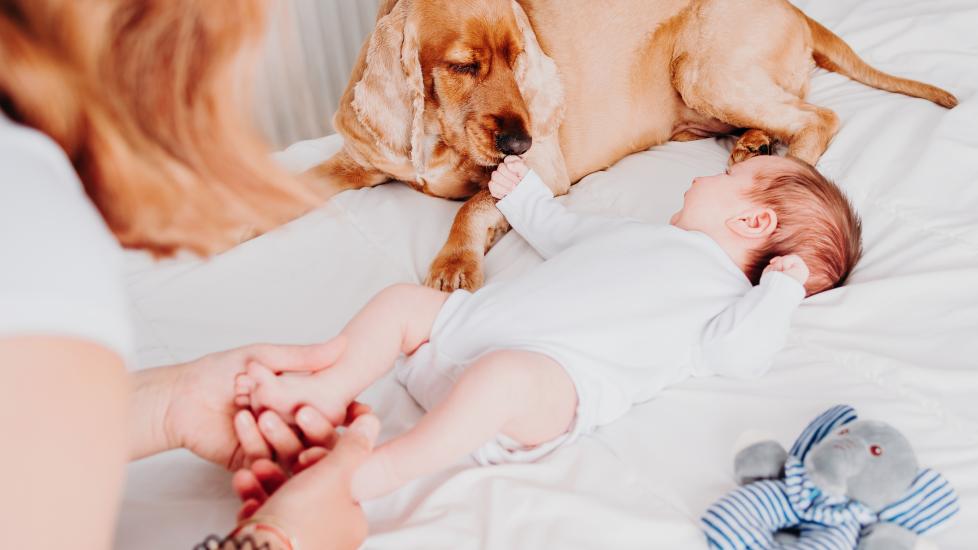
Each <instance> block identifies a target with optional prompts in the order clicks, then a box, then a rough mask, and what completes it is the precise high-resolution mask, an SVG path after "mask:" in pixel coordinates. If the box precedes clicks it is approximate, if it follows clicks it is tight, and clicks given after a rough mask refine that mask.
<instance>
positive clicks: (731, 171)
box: [669, 156, 795, 235]
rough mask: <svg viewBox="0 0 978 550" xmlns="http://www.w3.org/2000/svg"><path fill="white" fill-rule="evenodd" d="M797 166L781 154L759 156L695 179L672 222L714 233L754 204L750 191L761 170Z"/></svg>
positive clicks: (690, 228) (679, 226)
mask: <svg viewBox="0 0 978 550" xmlns="http://www.w3.org/2000/svg"><path fill="white" fill-rule="evenodd" d="M794 168H795V166H794V164H793V163H792V162H791V161H790V160H787V159H784V158H782V157H777V156H760V157H754V158H752V159H748V160H746V161H744V162H741V163H739V164H734V165H733V166H731V167H730V168H728V169H727V171H726V172H724V173H722V174H717V175H715V176H702V177H698V178H695V179H694V180H693V183H692V185H690V187H689V190H687V191H686V194H685V195H683V208H682V210H680V211H679V212H676V213H675V214H674V215H673V216H672V219H671V220H669V223H671V224H672V225H675V226H676V227H678V228H680V229H686V230H688V231H701V232H703V233H706V234H708V235H712V234H714V232H715V231H717V230H719V229H720V228H722V227H723V225H724V224H725V223H726V222H727V220H729V219H731V218H734V217H736V216H737V215H739V214H740V213H742V212H744V211H746V210H749V209H751V208H752V207H754V206H755V205H754V204H753V203H752V202H751V201H750V199H749V198H748V197H747V193H748V192H749V191H750V190H751V187H752V186H753V185H754V177H755V176H756V175H757V174H758V173H762V172H765V171H777V170H791V169H794Z"/></svg>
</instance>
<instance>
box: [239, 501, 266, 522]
mask: <svg viewBox="0 0 978 550" xmlns="http://www.w3.org/2000/svg"><path fill="white" fill-rule="evenodd" d="M262 504H264V503H262V502H258V501H257V500H254V499H250V500H246V501H244V502H243V503H242V504H241V508H239V509H238V523H240V522H242V521H244V520H246V519H250V518H251V516H253V515H255V512H257V511H258V509H259V508H261V505H262Z"/></svg>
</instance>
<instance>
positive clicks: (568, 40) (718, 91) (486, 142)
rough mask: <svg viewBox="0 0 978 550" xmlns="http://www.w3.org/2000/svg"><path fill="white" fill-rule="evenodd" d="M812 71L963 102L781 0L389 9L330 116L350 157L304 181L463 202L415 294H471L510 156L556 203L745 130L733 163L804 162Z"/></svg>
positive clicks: (828, 122)
mask: <svg viewBox="0 0 978 550" xmlns="http://www.w3.org/2000/svg"><path fill="white" fill-rule="evenodd" d="M816 65H817V66H820V67H823V68H825V69H828V70H830V71H834V72H837V73H840V74H843V75H845V76H848V77H850V78H852V79H854V80H857V81H859V82H862V83H865V84H867V85H870V86H873V87H876V88H880V89H883V90H888V91H892V92H897V93H902V94H906V95H909V96H915V97H920V98H924V99H928V100H930V101H933V102H935V103H937V104H939V105H941V106H943V107H946V108H952V107H954V106H955V105H956V104H957V99H956V98H955V97H954V96H953V95H951V94H950V93H948V92H946V91H944V90H942V89H940V88H937V87H934V86H931V85H929V84H924V83H921V82H917V81H913V80H908V79H904V78H899V77H895V76H892V75H889V74H886V73H883V72H881V71H878V70H876V69H874V68H873V67H871V66H869V65H868V64H866V63H865V62H864V61H863V60H861V59H860V58H859V57H858V56H857V55H856V53H855V52H853V50H852V49H851V48H850V47H849V46H848V45H847V44H846V43H845V42H843V41H842V39H840V38H839V37H838V36H836V35H835V34H833V33H832V32H831V31H829V30H828V29H826V28H825V27H823V26H822V25H820V24H819V23H818V22H816V21H814V20H812V19H810V18H809V17H807V16H806V15H805V14H804V13H802V12H801V11H800V10H798V9H797V8H795V7H794V6H792V5H791V4H790V3H789V2H788V1H787V0H738V1H736V2H729V1H726V0H663V1H656V2H648V1H647V0H617V1H615V2H591V1H588V0H518V1H517V0H479V1H476V0H465V1H460V0H385V2H383V4H382V5H381V7H380V10H379V13H378V20H377V24H376V28H375V30H374V32H373V34H372V35H371V37H370V38H369V39H368V41H367V42H366V44H364V47H363V49H362V51H361V53H360V58H359V60H358V62H357V64H356V66H355V68H354V71H353V74H352V75H351V79H350V83H349V85H348V86H347V89H346V92H345V94H344V95H343V97H342V98H341V101H340V106H339V109H338V111H337V113H336V115H335V117H334V120H333V123H334V127H335V128H336V130H337V131H338V132H339V133H340V134H341V135H342V136H343V138H344V145H343V148H342V149H341V150H340V151H339V152H338V153H337V154H336V155H334V156H333V157H332V158H330V159H328V160H327V161H326V162H324V163H323V164H321V165H319V166H317V167H315V168H313V169H312V170H311V176H312V177H313V179H314V180H315V181H316V182H317V185H319V186H320V190H321V191H322V193H323V195H324V196H326V197H329V196H332V195H333V194H335V193H338V192H340V191H343V190H346V189H356V188H361V187H367V186H373V185H378V184H381V183H385V182H388V181H392V180H397V181H403V182H405V183H407V184H409V185H411V186H413V187H414V188H416V189H417V190H419V191H421V192H424V193H428V194H430V195H434V196H438V197H445V198H450V199H468V200H467V201H466V202H465V204H464V205H463V206H462V207H461V208H460V209H459V212H458V214H457V215H456V218H455V220H454V223H453V225H452V229H451V232H450V234H449V237H448V240H447V241H446V243H445V245H444V247H443V248H442V249H441V251H440V252H439V254H438V256H437V257H436V258H435V260H434V262H433V263H432V265H431V269H430V272H429V275H428V278H427V281H426V282H427V284H428V285H429V286H432V287H434V288H438V289H442V290H454V289H458V288H464V289H469V290H471V289H476V288H478V287H480V286H481V285H482V282H483V275H482V261H483V258H484V255H485V253H486V252H487V251H488V249H489V247H491V246H492V244H493V243H494V242H495V240H496V239H498V238H499V237H500V236H501V235H502V234H504V233H505V232H506V231H507V230H508V225H507V224H506V221H505V219H504V218H503V216H502V214H500V213H499V211H498V210H497V209H496V208H495V201H494V199H493V198H492V197H491V196H490V195H489V193H488V191H487V190H486V185H487V183H488V178H489V175H490V173H491V171H492V170H493V168H494V167H495V166H496V165H497V164H498V163H499V162H500V161H501V160H502V159H503V158H504V157H505V156H506V155H522V156H524V158H525V159H526V161H527V162H528V164H529V165H530V166H532V167H533V168H534V169H535V170H536V171H537V172H539V173H540V174H541V176H542V177H543V179H544V181H546V182H548V185H550V186H551V189H552V190H553V192H554V193H555V194H556V195H560V194H564V193H566V192H567V191H568V190H569V188H570V185H571V184H572V183H574V182H577V181H578V180H580V179H581V178H583V177H584V176H586V175H588V174H590V173H592V172H594V171H597V170H601V169H604V168H607V167H608V166H611V165H612V164H614V163H615V162H617V161H618V160H619V159H621V158H623V157H625V156H627V155H629V154H631V153H634V152H637V151H642V150H645V149H648V148H649V147H652V146H654V145H658V144H661V143H664V142H666V141H669V140H676V141H688V140H695V139H703V138H708V137H713V136H718V135H725V134H731V133H735V132H739V131H741V130H743V131H744V132H743V133H742V134H741V135H740V137H739V139H738V141H737V143H736V145H735V146H734V149H733V151H732V153H731V156H730V162H731V163H734V162H740V161H742V160H745V159H747V158H750V157H752V156H756V155H759V154H770V153H772V151H773V146H774V144H775V142H783V143H785V144H786V145H787V146H788V154H789V155H792V156H795V157H797V158H799V159H801V160H804V161H806V162H808V163H810V164H815V162H816V161H818V159H819V157H820V156H821V155H822V153H823V152H824V151H825V149H826V148H827V147H828V144H829V142H830V141H831V139H832V137H833V136H834V135H835V133H836V132H837V131H838V129H839V118H838V116H836V114H835V113H834V112H832V111H831V110H829V109H826V108H824V107H819V106H817V105H813V104H810V103H806V102H805V101H804V97H805V95H806V92H807V89H808V84H809V78H810V74H811V72H812V70H814V68H815V67H816Z"/></svg>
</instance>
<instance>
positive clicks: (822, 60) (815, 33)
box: [799, 10, 958, 109]
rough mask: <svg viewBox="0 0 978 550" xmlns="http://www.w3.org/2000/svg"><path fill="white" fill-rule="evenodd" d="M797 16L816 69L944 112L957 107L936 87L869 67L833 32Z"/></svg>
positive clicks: (945, 92)
mask: <svg viewBox="0 0 978 550" xmlns="http://www.w3.org/2000/svg"><path fill="white" fill-rule="evenodd" d="M799 13H801V10H799ZM801 15H802V17H804V18H805V20H807V21H808V27H809V28H810V29H811V30H812V39H813V41H814V48H815V52H814V57H815V63H817V64H818V66H819V67H822V68H823V69H826V70H829V71H832V72H836V73H839V74H841V75H845V76H848V77H849V78H851V79H853V80H855V81H857V82H862V83H863V84H866V85H867V86H872V87H874V88H879V89H881V90H886V91H888V92H896V93H898V94H905V95H909V96H913V97H920V98H923V99H927V100H930V101H933V102H934V103H937V104H938V105H941V106H942V107H947V108H948V109H950V108H952V107H954V106H955V105H957V104H958V99H957V98H956V97H954V95H952V94H951V93H949V92H947V91H945V90H942V89H940V88H938V87H937V86H931V85H930V84H924V83H923V82H917V81H916V80H910V79H907V78H900V77H897V76H893V75H890V74H886V73H884V72H883V71H880V70H877V69H875V68H873V67H871V66H870V65H869V64H868V63H866V62H865V61H863V60H862V59H860V58H859V56H858V55H856V52H854V51H852V48H850V47H849V45H848V44H846V43H845V42H844V41H843V40H842V39H841V38H839V37H838V36H837V35H836V34H835V33H833V32H832V31H830V30H828V29H827V28H825V27H823V26H822V25H821V24H819V22H818V21H815V20H813V19H812V18H810V17H808V16H807V15H805V14H804V13H802V14H801Z"/></svg>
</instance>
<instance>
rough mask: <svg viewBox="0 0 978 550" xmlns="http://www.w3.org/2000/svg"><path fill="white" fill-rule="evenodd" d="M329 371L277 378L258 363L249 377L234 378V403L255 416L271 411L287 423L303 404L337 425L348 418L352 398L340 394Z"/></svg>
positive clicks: (248, 372)
mask: <svg viewBox="0 0 978 550" xmlns="http://www.w3.org/2000/svg"><path fill="white" fill-rule="evenodd" d="M332 378H333V377H331V376H329V371H328V370H322V371H319V372H317V373H313V374H304V373H301V374H300V373H283V374H279V375H276V374H275V373H274V372H272V371H271V370H270V369H268V368H267V367H265V366H262V365H259V364H257V363H252V364H250V365H248V371H247V373H246V374H239V375H238V377H237V378H236V379H235V394H236V397H235V403H236V404H237V405H238V406H241V407H251V409H252V410H254V411H255V412H256V413H258V412H261V411H264V410H272V411H274V412H276V413H278V415H279V416H281V417H282V418H283V419H284V420H285V421H286V422H290V423H294V421H295V420H294V417H293V415H294V414H295V412H296V411H297V410H298V409H299V408H301V407H302V406H304V405H310V406H312V407H314V408H316V409H317V410H319V411H320V412H321V413H323V415H324V416H325V417H326V419H327V420H329V421H330V422H331V423H333V424H334V425H339V424H341V423H342V422H343V420H344V419H345V418H346V408H347V406H348V405H349V404H350V401H351V399H348V398H346V396H343V395H341V394H340V393H339V392H338V391H337V387H336V385H335V384H333V382H334V381H333V380H332Z"/></svg>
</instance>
